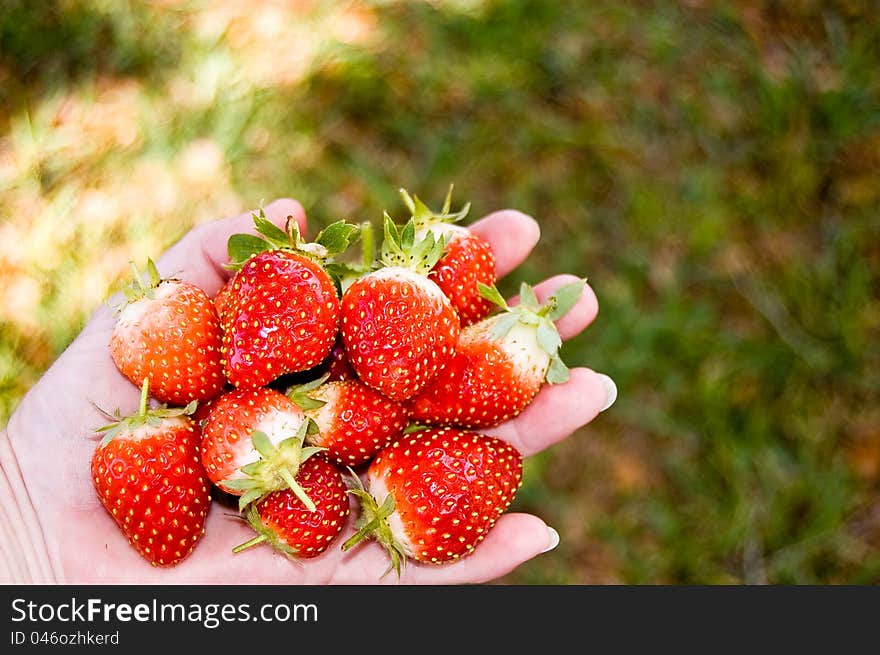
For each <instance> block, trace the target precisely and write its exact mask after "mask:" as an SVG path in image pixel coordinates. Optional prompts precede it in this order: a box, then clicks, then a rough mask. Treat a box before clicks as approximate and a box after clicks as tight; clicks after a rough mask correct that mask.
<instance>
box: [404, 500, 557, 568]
mask: <svg viewBox="0 0 880 655" xmlns="http://www.w3.org/2000/svg"><path fill="white" fill-rule="evenodd" d="M555 539H558V537H554V536H552V533H551V532H550V528H549V527H548V526H547V524H546V523H544V521H542V520H541V519H539V518H538V517H537V516H532V515H531V514H519V513H510V514H504V515H502V516H501V518H499V519H498V522H497V523H496V524H495V526H494V527H493V528H492V529H491V530H490V531H489V533H488V534H487V535H486V538H485V539H484V540H483V542H482V543H480V544H479V545H478V546H477V548H476V549H475V550H474V551H473V552H472V553H471V554H470V555H468V556H467V557H463V558H461V559H460V560H456V561H455V562H452V563H448V564H441V565H431V564H414V563H412V562H407V564H406V566H405V567H404V569H403V572H402V575H401V579H400V581H401V582H402V583H404V584H472V583H480V582H488V581H490V580H495V579H496V578H500V577H501V576H503V575H505V574H507V573H510V572H511V571H512V570H513V569H515V568H516V567H518V566H520V565H521V564H522V563H523V562H526V561H528V560H530V559H532V558H533V557H535V556H537V555H540V554H541V553H542V552H545V551H546V550H548V549H550V548H553V547H554V546H555V545H556V543H554V541H555Z"/></svg>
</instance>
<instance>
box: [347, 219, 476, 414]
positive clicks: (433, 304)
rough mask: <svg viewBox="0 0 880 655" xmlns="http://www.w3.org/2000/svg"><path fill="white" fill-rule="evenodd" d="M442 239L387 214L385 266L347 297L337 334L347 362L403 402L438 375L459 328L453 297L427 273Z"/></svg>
mask: <svg viewBox="0 0 880 655" xmlns="http://www.w3.org/2000/svg"><path fill="white" fill-rule="evenodd" d="M443 245H444V241H443V239H442V238H441V239H440V240H439V241H438V240H435V239H434V236H433V235H432V234H430V233H428V234H427V235H426V236H425V238H424V239H422V240H420V241H417V240H416V239H415V223H414V221H412V220H410V221H409V222H408V223H407V224H406V226H404V227H403V229H402V230H401V229H398V227H397V226H396V225H395V224H394V222H393V221H392V220H391V217H389V216H388V215H387V214H386V215H385V239H384V241H383V243H382V249H381V254H380V260H381V263H382V264H383V267H382V268H380V269H378V270H376V271H373V272H371V273H367V274H366V275H364V276H362V277H360V278H358V279H357V280H356V281H355V282H354V283H352V284H351V286H349V287H348V289H347V290H346V292H345V293H344V294H343V297H342V319H341V325H340V331H341V333H342V340H343V344H344V346H345V352H346V354H347V355H348V361H349V363H350V364H351V366H352V368H354V371H355V373H356V374H357V376H358V378H359V379H360V380H361V381H362V382H363V383H364V384H366V385H367V386H369V387H372V388H374V389H376V390H377V391H379V392H380V393H382V394H384V395H385V396H388V397H389V398H391V399H393V400H398V401H400V400H405V399H406V398H409V397H410V396H412V395H414V394H415V393H416V392H418V391H419V389H421V388H422V387H423V386H425V384H427V382H428V381H429V380H430V379H431V378H432V377H434V376H435V375H436V374H437V372H438V371H440V370H441V369H442V368H443V366H444V365H445V363H446V359H447V358H448V357H449V355H450V354H451V353H452V349H453V346H454V345H455V342H456V340H457V339H458V335H459V332H460V331H461V326H460V323H459V320H458V315H457V314H456V313H455V310H454V309H453V307H452V305H451V304H450V302H449V299H448V298H447V297H446V296H445V295H444V294H443V292H442V291H441V290H440V287H438V286H437V284H436V283H434V282H432V281H431V280H429V279H428V277H427V274H428V273H429V271H430V270H431V267H433V266H434V264H435V263H436V262H437V259H439V257H440V255H441V254H442V252H443Z"/></svg>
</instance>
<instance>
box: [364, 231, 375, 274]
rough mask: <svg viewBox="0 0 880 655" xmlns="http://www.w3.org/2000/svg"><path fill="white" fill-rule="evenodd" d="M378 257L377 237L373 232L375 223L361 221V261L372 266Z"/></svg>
mask: <svg viewBox="0 0 880 655" xmlns="http://www.w3.org/2000/svg"><path fill="white" fill-rule="evenodd" d="M374 259H376V237H375V235H374V234H373V224H372V223H371V222H370V221H364V222H363V223H361V263H362V264H363V265H364V266H372V265H373V260H374Z"/></svg>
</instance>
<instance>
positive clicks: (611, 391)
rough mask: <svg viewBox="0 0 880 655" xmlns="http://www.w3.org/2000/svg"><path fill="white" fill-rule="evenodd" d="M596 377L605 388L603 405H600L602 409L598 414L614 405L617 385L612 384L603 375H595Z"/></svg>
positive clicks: (611, 381)
mask: <svg viewBox="0 0 880 655" xmlns="http://www.w3.org/2000/svg"><path fill="white" fill-rule="evenodd" d="M596 375H598V376H599V379H600V380H602V386H604V387H605V404H604V405H602V409H600V410H599V411H600V412H604V411H605V410H606V409H608V408H609V407H611V406H612V405H613V404H614V401H615V400H617V385H616V384H614V380H612V379H611V378H610V377H608V376H607V375H605V374H604V373H597V374H596Z"/></svg>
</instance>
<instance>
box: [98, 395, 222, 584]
mask: <svg viewBox="0 0 880 655" xmlns="http://www.w3.org/2000/svg"><path fill="white" fill-rule="evenodd" d="M147 389H148V382H147V381H146V380H145V381H144V385H143V387H142V391H141V404H140V409H139V411H138V413H137V414H134V415H132V416H128V417H126V418H120V419H119V420H118V421H117V422H116V423H113V424H111V425H108V426H106V427H105V428H102V430H101V431H102V432H104V438H103V440H102V441H101V443H100V444H99V445H98V447H97V448H96V449H95V452H94V454H93V455H92V481H93V482H94V485H95V491H96V492H97V494H98V498H100V500H101V503H102V504H103V505H104V507H105V508H106V509H107V511H108V512H110V515H111V516H112V517H113V519H114V520H115V521H116V523H117V525H119V527H120V528H121V529H122V533H123V534H124V535H125V536H126V538H127V539H128V541H129V543H130V544H131V545H132V546H134V548H135V549H136V550H137V551H138V553H140V554H141V555H142V556H143V557H144V558H145V559H146V560H147V561H149V562H150V563H151V564H153V565H154V566H172V565H174V564H177V563H178V562H180V561H181V560H182V559H184V558H185V557H186V556H187V555H189V554H190V553H191V552H192V551H193V549H194V548H195V547H196V544H197V543H198V541H199V539H201V537H202V535H203V534H204V532H205V517H206V516H207V513H208V505H209V503H210V501H211V498H210V495H209V492H208V487H209V481H208V478H207V476H206V475H205V471H204V469H203V468H202V464H201V462H200V461H199V451H198V447H199V446H198V433H197V431H196V430H195V429H194V427H193V424H192V421H190V420H189V418H187V416H186V415H185V414H186V413H187V412H188V411H192V409H193V406H192V405H190V406H189V407H187V408H185V409H183V408H175V409H167V408H164V407H162V408H158V409H153V410H150V411H147V393H148V391H147Z"/></svg>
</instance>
